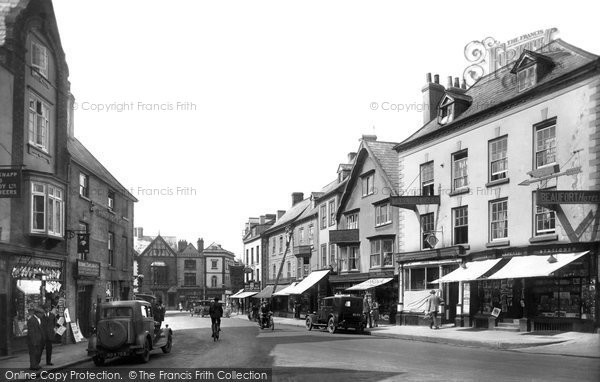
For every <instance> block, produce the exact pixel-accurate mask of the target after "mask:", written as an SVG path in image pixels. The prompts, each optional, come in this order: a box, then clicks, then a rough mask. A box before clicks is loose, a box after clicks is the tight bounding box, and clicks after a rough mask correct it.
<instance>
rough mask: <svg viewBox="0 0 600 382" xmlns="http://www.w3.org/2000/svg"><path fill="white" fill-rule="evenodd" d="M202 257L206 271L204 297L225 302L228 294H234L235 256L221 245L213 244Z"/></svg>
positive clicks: (205, 250)
mask: <svg viewBox="0 0 600 382" xmlns="http://www.w3.org/2000/svg"><path fill="white" fill-rule="evenodd" d="M202 257H204V269H205V282H204V286H203V289H204V291H203V297H205V298H208V299H210V298H214V297H219V298H221V300H223V301H224V300H225V296H226V295H227V294H232V293H231V266H232V265H234V261H235V255H234V254H233V252H230V251H228V250H226V249H224V248H222V247H221V245H220V244H216V243H213V244H211V245H209V246H208V247H206V248H205V249H204V251H203V252H202ZM227 292H229V293H227Z"/></svg>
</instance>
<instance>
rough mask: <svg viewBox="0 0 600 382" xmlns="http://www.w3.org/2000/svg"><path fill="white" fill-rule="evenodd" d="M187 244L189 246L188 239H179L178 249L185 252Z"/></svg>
mask: <svg viewBox="0 0 600 382" xmlns="http://www.w3.org/2000/svg"><path fill="white" fill-rule="evenodd" d="M187 246H188V242H187V240H179V241H178V242H177V251H178V252H183V250H184V249H186V247H187Z"/></svg>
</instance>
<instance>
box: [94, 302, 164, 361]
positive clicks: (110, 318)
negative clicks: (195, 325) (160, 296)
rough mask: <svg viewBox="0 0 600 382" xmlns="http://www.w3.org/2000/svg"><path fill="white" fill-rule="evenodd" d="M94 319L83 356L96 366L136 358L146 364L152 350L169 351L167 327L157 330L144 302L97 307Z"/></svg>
mask: <svg viewBox="0 0 600 382" xmlns="http://www.w3.org/2000/svg"><path fill="white" fill-rule="evenodd" d="M95 317H96V320H95V325H94V328H93V332H92V335H91V336H90V338H89V339H88V350H87V352H88V355H89V356H91V357H92V360H93V361H94V364H96V366H101V365H103V364H104V362H105V361H106V360H107V359H108V358H112V357H118V356H137V357H139V359H140V361H141V362H143V363H146V362H148V361H149V360H150V352H151V351H152V350H155V349H158V348H160V349H161V350H162V351H163V353H169V352H170V351H171V346H172V344H173V331H172V330H171V328H169V326H168V325H165V327H163V328H161V323H160V322H155V321H154V318H153V311H152V305H151V304H150V303H149V302H147V301H142V300H127V301H115V302H107V303H102V304H98V306H97V307H96V314H95Z"/></svg>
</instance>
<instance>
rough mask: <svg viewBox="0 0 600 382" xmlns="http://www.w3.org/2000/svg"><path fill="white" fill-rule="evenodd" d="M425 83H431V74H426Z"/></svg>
mask: <svg viewBox="0 0 600 382" xmlns="http://www.w3.org/2000/svg"><path fill="white" fill-rule="evenodd" d="M425 83H426V84H429V83H431V73H427V74H426V75H425Z"/></svg>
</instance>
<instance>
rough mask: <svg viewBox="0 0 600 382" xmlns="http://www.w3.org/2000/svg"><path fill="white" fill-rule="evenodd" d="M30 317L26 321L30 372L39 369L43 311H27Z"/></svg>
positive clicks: (42, 340) (37, 309)
mask: <svg viewBox="0 0 600 382" xmlns="http://www.w3.org/2000/svg"><path fill="white" fill-rule="evenodd" d="M29 313H30V314H31V317H29V319H28V320H27V348H28V349H29V368H30V369H31V370H39V369H41V366H40V360H41V358H42V347H43V343H44V334H43V332H42V317H44V310H43V309H42V308H40V307H35V308H32V309H30V310H29Z"/></svg>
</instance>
